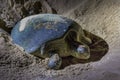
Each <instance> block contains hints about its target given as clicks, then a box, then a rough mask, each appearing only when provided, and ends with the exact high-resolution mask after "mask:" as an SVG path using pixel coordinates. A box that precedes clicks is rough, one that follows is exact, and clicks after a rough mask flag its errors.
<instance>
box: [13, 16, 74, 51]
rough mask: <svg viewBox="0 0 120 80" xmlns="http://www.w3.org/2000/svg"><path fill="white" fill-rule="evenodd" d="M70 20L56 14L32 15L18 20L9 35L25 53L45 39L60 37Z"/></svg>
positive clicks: (42, 42)
mask: <svg viewBox="0 0 120 80" xmlns="http://www.w3.org/2000/svg"><path fill="white" fill-rule="evenodd" d="M72 22H73V21H72V20H71V19H67V18H66V17H62V16H59V15H56V14H38V15H33V16H29V17H26V18H24V19H22V20H21V21H19V22H18V23H17V24H16V25H15V27H14V28H13V30H12V32H11V37H12V39H13V42H14V43H16V44H18V45H20V46H21V47H23V48H24V49H25V51H26V52H27V53H32V52H34V51H36V50H37V49H39V48H40V47H41V45H43V44H44V43H46V42H47V41H49V40H54V39H56V38H60V37H62V36H63V35H64V34H65V32H66V31H67V30H68V29H69V26H70V25H71V24H72Z"/></svg>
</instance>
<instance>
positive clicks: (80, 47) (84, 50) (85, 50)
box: [71, 43, 90, 59]
mask: <svg viewBox="0 0 120 80" xmlns="http://www.w3.org/2000/svg"><path fill="white" fill-rule="evenodd" d="M71 55H72V56H74V57H76V58H78V59H88V58H90V49H89V47H88V46H87V45H85V44H82V43H75V45H74V48H73V52H72V53H71Z"/></svg>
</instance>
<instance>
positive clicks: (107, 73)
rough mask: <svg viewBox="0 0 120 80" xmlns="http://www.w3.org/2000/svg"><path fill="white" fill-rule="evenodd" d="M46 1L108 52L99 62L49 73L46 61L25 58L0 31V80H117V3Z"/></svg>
mask: <svg viewBox="0 0 120 80" xmlns="http://www.w3.org/2000/svg"><path fill="white" fill-rule="evenodd" d="M47 1H48V3H49V4H50V6H51V7H53V8H54V9H56V10H57V11H58V14H62V15H64V16H67V17H69V18H71V19H73V20H75V21H76V22H78V23H79V24H80V25H81V26H82V28H83V29H85V30H87V31H89V32H91V33H93V34H95V35H97V36H99V37H101V38H102V39H104V41H105V42H106V44H107V45H108V46H109V49H108V50H107V52H106V53H105V55H104V56H102V57H101V58H100V60H95V61H93V60H91V59H90V61H88V62H85V63H82V62H79V63H76V64H69V65H67V66H65V67H64V68H63V69H60V70H50V69H48V68H47V66H46V63H47V60H48V59H45V60H41V59H38V58H36V57H34V56H32V55H29V54H25V53H24V52H23V51H22V49H21V48H19V47H17V46H16V45H14V44H12V42H11V38H10V37H9V35H8V34H6V33H5V32H3V31H0V80H120V64H119V63H120V40H119V39H120V26H119V25H120V5H119V4H120V0H84V1H83V0H69V2H67V0H61V1H60V0H59V1H58V2H57V0H47ZM51 1H52V3H51ZM58 3H59V4H58ZM65 4H66V5H65ZM89 36H91V35H89ZM93 39H94V38H93ZM101 44H102V43H101ZM101 44H99V45H101ZM102 45H103V44H102ZM103 47H105V48H106V46H103ZM95 54H98V55H97V56H98V57H99V55H100V53H99V52H98V53H97V52H96V53H95ZM68 60H69V59H68Z"/></svg>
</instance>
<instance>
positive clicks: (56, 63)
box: [48, 54, 62, 69]
mask: <svg viewBox="0 0 120 80" xmlns="http://www.w3.org/2000/svg"><path fill="white" fill-rule="evenodd" d="M61 64H62V58H61V57H60V56H59V55H58V54H53V55H52V56H51V57H50V59H49V61H48V67H49V68H50V69H59V68H60V66H61Z"/></svg>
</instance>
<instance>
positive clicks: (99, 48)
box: [61, 30, 109, 69]
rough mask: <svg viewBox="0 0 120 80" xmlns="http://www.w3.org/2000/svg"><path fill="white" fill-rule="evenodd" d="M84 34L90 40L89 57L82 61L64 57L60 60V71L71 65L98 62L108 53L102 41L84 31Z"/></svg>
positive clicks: (106, 45) (107, 47)
mask: <svg viewBox="0 0 120 80" xmlns="http://www.w3.org/2000/svg"><path fill="white" fill-rule="evenodd" d="M84 32H85V35H86V36H87V37H89V38H90V39H91V40H92V44H90V45H88V46H89V47H90V55H91V56H90V58H89V59H87V60H82V59H77V58H74V57H72V56H69V57H64V58H62V59H63V63H62V66H61V69H64V68H65V67H66V66H69V65H72V64H80V63H81V64H84V63H89V62H95V61H99V60H100V59H101V58H102V57H103V56H104V55H105V54H106V53H107V52H108V50H109V46H108V44H107V42H106V41H105V40H104V39H102V38H100V37H98V36H96V35H94V34H92V33H90V32H88V31H86V30H84Z"/></svg>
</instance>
